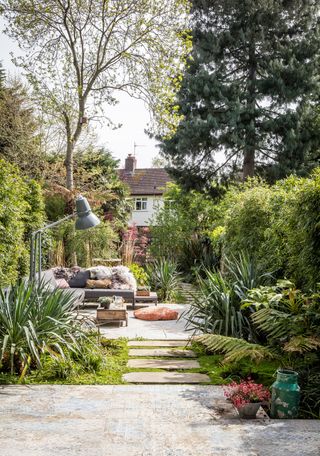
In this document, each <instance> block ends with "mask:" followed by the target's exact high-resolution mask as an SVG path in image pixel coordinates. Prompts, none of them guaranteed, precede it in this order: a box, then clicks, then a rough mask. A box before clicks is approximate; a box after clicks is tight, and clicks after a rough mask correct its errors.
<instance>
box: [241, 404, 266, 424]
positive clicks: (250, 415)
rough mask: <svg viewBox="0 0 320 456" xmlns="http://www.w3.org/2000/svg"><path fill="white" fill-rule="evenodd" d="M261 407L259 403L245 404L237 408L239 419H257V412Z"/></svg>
mask: <svg viewBox="0 0 320 456" xmlns="http://www.w3.org/2000/svg"><path fill="white" fill-rule="evenodd" d="M260 406H261V402H254V403H250V404H245V405H243V406H242V407H240V408H237V410H238V413H239V416H240V418H244V419H247V420H252V419H255V418H256V417H257V412H258V410H259V408H260Z"/></svg>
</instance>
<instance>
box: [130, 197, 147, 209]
mask: <svg viewBox="0 0 320 456" xmlns="http://www.w3.org/2000/svg"><path fill="white" fill-rule="evenodd" d="M133 203H134V206H133V207H134V209H133V210H134V211H136V212H147V211H148V198H145V197H139V198H134V199H133ZM137 203H140V204H141V208H140V209H138V208H137Z"/></svg>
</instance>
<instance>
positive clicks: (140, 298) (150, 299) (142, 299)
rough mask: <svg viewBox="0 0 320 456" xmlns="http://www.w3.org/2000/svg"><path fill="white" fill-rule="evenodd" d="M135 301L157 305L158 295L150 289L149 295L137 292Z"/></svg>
mask: <svg viewBox="0 0 320 456" xmlns="http://www.w3.org/2000/svg"><path fill="white" fill-rule="evenodd" d="M135 301H136V302H141V303H148V302H151V303H154V304H155V305H156V306H157V305H158V295H157V293H155V292H154V291H150V294H149V295H148V296H139V295H137V294H135Z"/></svg>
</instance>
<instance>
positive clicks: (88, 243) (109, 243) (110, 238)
mask: <svg viewBox="0 0 320 456" xmlns="http://www.w3.org/2000/svg"><path fill="white" fill-rule="evenodd" d="M51 233H52V237H53V239H54V250H55V252H53V255H52V259H51V262H52V265H54V266H55V265H57V264H59V265H61V264H66V265H69V266H73V265H74V254H75V255H76V258H77V263H78V265H79V266H81V267H90V266H92V261H93V258H103V259H109V258H114V257H116V256H117V247H118V245H117V243H118V236H117V234H116V233H115V231H114V230H113V229H112V227H111V225H110V223H108V222H101V223H100V225H98V226H96V227H94V228H90V229H88V230H79V231H77V230H75V228H74V222H73V221H71V222H66V223H64V224H63V225H61V226H59V227H58V228H54V229H52V230H51Z"/></svg>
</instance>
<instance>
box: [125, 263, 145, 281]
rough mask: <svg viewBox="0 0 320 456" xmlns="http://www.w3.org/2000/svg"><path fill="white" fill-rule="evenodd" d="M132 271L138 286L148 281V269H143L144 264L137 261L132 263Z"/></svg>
mask: <svg viewBox="0 0 320 456" xmlns="http://www.w3.org/2000/svg"><path fill="white" fill-rule="evenodd" d="M129 269H130V271H131V272H132V274H133V275H134V277H135V279H136V281H137V284H138V286H144V285H145V284H146V283H147V281H148V274H147V273H146V271H145V270H144V269H143V267H142V266H140V265H139V264H137V263H131V264H130V266H129Z"/></svg>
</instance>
